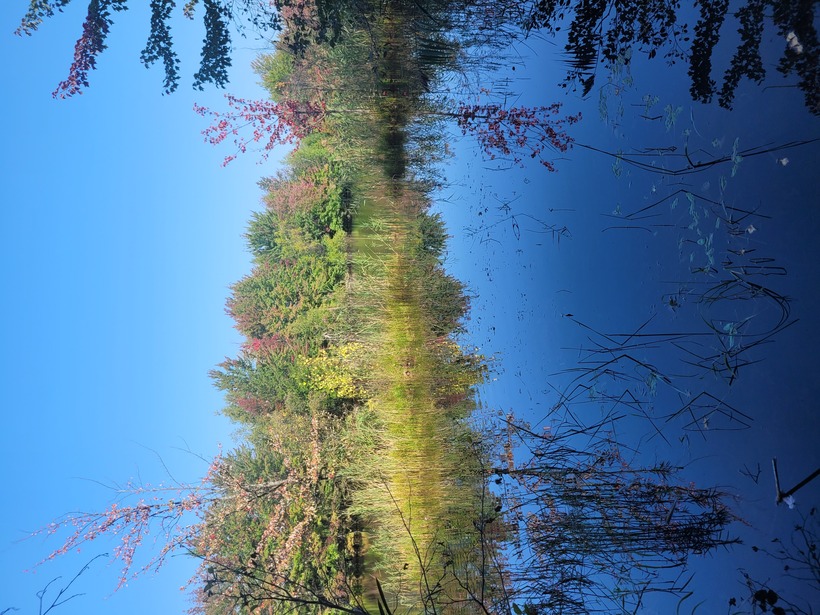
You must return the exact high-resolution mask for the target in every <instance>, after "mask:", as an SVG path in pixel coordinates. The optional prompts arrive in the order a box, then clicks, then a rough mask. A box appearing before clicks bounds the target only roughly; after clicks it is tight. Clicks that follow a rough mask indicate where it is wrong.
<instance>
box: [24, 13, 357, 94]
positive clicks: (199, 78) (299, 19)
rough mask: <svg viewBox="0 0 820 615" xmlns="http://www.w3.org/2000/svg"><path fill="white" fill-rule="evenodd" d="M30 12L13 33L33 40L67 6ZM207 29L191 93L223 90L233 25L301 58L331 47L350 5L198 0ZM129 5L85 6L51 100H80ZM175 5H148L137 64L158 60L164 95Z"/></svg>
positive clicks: (173, 68) (175, 81)
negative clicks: (118, 15)
mask: <svg viewBox="0 0 820 615" xmlns="http://www.w3.org/2000/svg"><path fill="white" fill-rule="evenodd" d="M29 1H30V3H29V8H28V10H27V11H26V13H25V15H24V16H23V18H22V20H21V22H20V25H19V26H18V28H17V30H16V31H15V33H16V34H17V35H20V36H21V35H23V34H25V35H31V34H33V33H34V32H35V31H36V30H37V29H38V28H39V27H40V24H42V23H43V21H44V20H45V19H47V18H50V17H53V16H54V14H55V12H62V10H63V7H65V6H66V5H67V4H68V3H69V2H70V1H71V0H29ZM201 3H202V4H203V5H204V10H203V13H202V21H203V25H204V28H205V38H204V40H203V46H202V52H201V56H200V65H199V70H198V71H197V72H196V73H195V75H194V81H193V87H194V88H198V89H202V88H203V86H204V85H205V84H206V83H211V84H213V85H215V86H217V87H225V85H226V84H227V83H228V80H229V74H228V69H229V68H230V66H231V56H230V54H231V35H230V29H229V27H228V26H229V24H232V25H233V26H234V27H235V28H236V29H237V31H238V32H239V33H240V34H241V35H243V36H244V35H245V33H246V31H247V30H251V31H253V32H254V33H255V34H256V35H259V36H267V35H268V34H269V33H271V32H282V31H283V30H284V34H283V36H282V39H283V41H284V44H285V46H286V47H287V48H288V49H289V50H290V51H291V52H293V53H297V54H299V53H303V52H304V50H305V49H306V48H308V47H309V46H311V45H312V44H314V43H320V42H324V43H334V42H335V41H337V40H338V38H339V37H340V35H341V32H342V24H343V23H344V21H345V20H346V19H348V16H349V15H350V14H352V8H353V7H352V5H349V4H348V3H347V2H344V1H336V0H201ZM127 4H128V0H89V4H88V10H87V13H86V17H85V20H84V23H83V31H82V34H81V36H80V37H79V39H78V40H77V43H76V45H75V48H74V61H73V62H72V64H71V67H70V68H69V73H68V77H67V78H66V79H65V80H63V81H62V82H60V84H59V85H58V86H57V89H56V90H55V91H54V93H53V95H54V96H55V97H57V98H68V97H71V96H74V95H75V94H81V93H82V91H83V90H84V89H85V88H86V87H88V85H89V81H88V79H89V72H90V71H92V70H94V69H95V68H96V66H97V58H98V56H99V55H100V54H101V53H102V52H103V51H104V50H105V49H106V44H105V40H106V38H107V36H108V33H109V30H110V28H111V26H112V25H113V22H114V19H113V17H112V12H120V11H124V10H126V9H127V8H128V6H127ZM198 4H200V0H188V1H187V2H186V3H185V5H184V6H183V8H182V13H183V16H184V17H186V18H187V19H193V18H194V13H195V11H196V8H197V5H198ZM175 6H176V2H175V0H151V25H150V33H149V35H148V40H147V41H146V45H145V48H144V49H143V50H142V53H141V54H140V60H141V62H142V63H143V64H144V65H145V66H146V67H149V66H151V65H152V64H154V63H155V62H157V61H158V60H162V63H163V68H164V72H165V77H164V81H163V90H164V92H165V93H166V94H170V93H171V92H174V91H175V90H176V89H177V87H178V86H179V59H178V57H177V53H176V51H175V50H174V43H173V37H172V35H171V25H170V23H171V17H172V13H173V10H174V8H175Z"/></svg>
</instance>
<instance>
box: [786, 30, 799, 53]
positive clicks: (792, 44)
mask: <svg viewBox="0 0 820 615" xmlns="http://www.w3.org/2000/svg"><path fill="white" fill-rule="evenodd" d="M786 43H788V45H789V49H791V50H792V51H793V52H794V53H796V54H797V55H800V54H801V53H803V45H802V44H801V43H800V40H799V39H798V38H797V35H796V34H795V33H794V32H789V33H788V34H787V35H786Z"/></svg>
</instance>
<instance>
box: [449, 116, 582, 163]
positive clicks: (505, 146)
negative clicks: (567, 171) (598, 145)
mask: <svg viewBox="0 0 820 615" xmlns="http://www.w3.org/2000/svg"><path fill="white" fill-rule="evenodd" d="M560 109H561V104H560V103H554V104H552V105H549V106H547V107H511V108H509V109H505V108H503V107H502V106H500V105H496V104H486V105H465V104H462V105H459V107H458V110H457V111H456V113H455V116H456V120H457V121H458V126H459V128H461V131H462V134H467V133H470V134H472V135H474V136H475V137H476V138H477V139H478V142H479V143H480V144H481V147H482V149H483V150H484V153H485V154H486V155H487V156H488V157H489V158H490V159H491V160H494V159H495V158H496V156H497V154H501V155H503V156H506V157H511V158H512V161H513V162H514V163H515V164H517V165H519V166H523V158H524V156H525V155H526V156H528V157H530V158H539V162H540V163H541V164H542V165H544V166H545V167H546V168H547V169H548V170H550V171H555V166H554V165H553V164H552V162H550V161H549V160H544V158H543V157H542V153H543V152H544V150H545V149H547V148H549V149H553V150H555V151H558V152H566V151H567V150H568V149H569V148H570V147H571V145H572V142H573V139H572V137H570V136H569V135H568V134H567V132H566V131H565V130H564V128H565V127H566V126H572V125H573V124H575V123H577V122H578V121H579V120H580V119H581V114H580V113H578V114H577V115H568V116H566V117H564V118H559V117H556V116H557V115H558V112H559V110H560Z"/></svg>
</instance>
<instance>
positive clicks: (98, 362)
mask: <svg viewBox="0 0 820 615" xmlns="http://www.w3.org/2000/svg"><path fill="white" fill-rule="evenodd" d="M131 4H132V5H133V7H132V8H131V9H130V10H129V11H127V12H125V13H121V14H117V15H116V17H117V22H116V23H115V25H114V26H113V27H112V30H111V35H110V37H109V44H110V48H109V49H108V50H107V51H106V52H105V53H104V54H103V55H102V56H101V58H100V60H99V69H98V70H97V71H96V72H95V73H93V74H92V77H91V82H92V87H91V88H90V89H89V90H88V91H87V92H86V94H84V95H83V96H79V97H76V98H74V99H71V100H67V101H57V100H53V99H52V98H51V95H50V93H51V92H52V90H53V89H54V87H55V86H56V84H57V83H58V81H60V80H61V79H62V78H63V77H64V76H65V74H66V71H67V69H68V66H69V64H70V61H71V58H72V56H73V48H74V41H75V39H76V37H77V36H78V35H79V33H80V31H81V26H82V19H83V11H84V9H85V6H86V5H87V3H82V2H75V3H72V5H70V6H69V7H68V8H67V10H66V12H65V13H64V14H58V15H56V16H55V17H54V18H53V19H52V20H49V21H47V22H46V23H44V24H43V26H42V28H41V30H40V31H39V32H37V33H36V35H35V36H33V37H32V38H23V39H21V38H18V37H15V36H14V35H13V34H12V32H13V30H14V29H15V28H16V26H17V24H18V22H19V19H20V17H21V16H22V14H23V13H24V11H25V9H26V7H27V5H28V2H26V1H23V0H21V1H13V2H4V3H2V7H0V46H1V47H2V52H1V53H2V56H3V57H4V58H5V61H4V69H5V73H6V74H5V76H4V83H5V85H4V88H3V89H4V96H3V99H2V103H0V104H2V111H3V113H2V115H3V117H4V118H5V121H4V124H5V125H4V131H3V132H4V134H3V145H2V178H3V181H2V183H0V195H2V196H0V203H2V213H1V214H0V215H2V223H1V224H0V232H2V241H0V250H1V251H2V256H0V267H2V280H3V297H4V300H3V302H2V319H0V323H2V324H1V325H0V326H1V329H0V331H1V332H0V339H2V349H3V352H2V369H0V374H2V375H0V379H1V380H2V385H0V390H1V391H2V407H3V409H4V415H5V420H4V426H3V429H2V430H0V450H2V461H3V463H2V469H0V482H2V484H3V491H4V496H3V498H2V499H3V502H4V505H3V506H2V507H0V514H1V515H2V520H0V528H2V531H0V578H2V579H3V580H2V582H0V610H2V609H3V608H6V607H9V606H16V607H19V608H20V609H21V612H22V613H36V612H37V604H36V598H35V592H36V591H37V590H38V589H40V588H41V587H42V586H43V585H44V584H45V583H46V582H47V581H48V580H50V579H51V578H53V577H54V576H57V575H64V578H70V577H71V576H72V575H73V574H74V573H75V572H76V571H77V570H78V569H79V568H80V567H81V566H82V564H83V563H85V561H86V560H87V559H88V558H90V557H91V556H93V555H95V554H96V553H99V552H103V551H106V550H109V549H110V547H109V546H105V545H100V546H99V547H89V548H88V549H85V550H84V552H83V553H81V554H78V555H76V556H74V557H71V558H70V559H69V560H67V561H65V562H61V563H57V564H49V565H46V566H43V567H42V568H41V569H40V570H39V571H38V572H37V574H36V575H32V574H22V573H21V571H22V570H23V569H26V568H30V567H31V566H32V564H34V563H35V562H37V561H38V560H39V559H41V558H42V557H43V556H44V555H46V554H47V553H48V552H49V551H50V550H51V549H53V548H56V547H57V546H58V545H57V544H56V543H54V542H47V543H44V542H43V541H42V540H40V539H34V540H28V541H24V542H18V540H19V539H20V538H23V537H25V536H26V532H27V531H30V530H33V529H37V528H38V527H41V526H43V525H45V524H46V523H47V522H48V521H49V520H51V519H53V518H55V517H56V516H58V515H60V514H62V513H64V512H67V511H73V510H87V509H90V508H93V507H99V506H101V505H104V504H106V503H107V502H108V501H109V499H110V495H111V494H110V493H108V492H107V491H106V490H105V489H103V488H102V487H100V486H99V485H97V484H95V483H93V482H89V481H90V480H92V479H93V480H97V481H102V482H109V481H118V482H124V481H126V480H127V479H129V478H131V477H134V478H137V475H138V474H139V475H140V476H141V477H142V479H143V480H145V481H146V482H154V483H156V482H160V481H162V480H164V479H165V477H164V475H163V471H162V469H161V467H160V465H159V463H158V461H157V456H156V455H155V453H154V451H155V452H156V453H157V454H159V455H161V456H162V458H163V459H164V460H165V461H166V463H167V464H168V466H169V467H170V468H171V469H172V470H173V471H174V472H175V474H178V475H179V476H180V477H182V478H184V479H195V478H197V477H199V476H201V475H202V473H203V472H204V471H205V465H204V464H203V463H202V462H200V461H199V460H198V459H196V458H195V457H194V456H192V455H188V454H185V453H181V452H179V451H178V450H177V449H178V448H186V447H190V449H191V450H192V451H193V452H195V453H198V454H201V455H204V456H206V457H209V456H213V455H214V454H215V453H216V451H217V445H218V443H220V442H222V443H225V444H226V445H227V446H229V445H230V441H231V434H232V429H233V428H232V427H231V426H230V425H229V424H227V422H226V421H225V420H224V419H223V418H221V417H219V416H217V415H216V412H217V410H218V409H219V408H220V403H221V402H220V396H219V395H218V394H217V391H216V390H214V389H213V387H212V386H211V384H210V381H209V379H208V377H207V372H208V370H209V369H211V368H212V367H213V366H214V365H215V364H216V363H218V362H220V361H221V360H223V358H224V357H225V356H231V355H234V354H235V353H236V351H237V348H238V344H239V341H240V340H239V336H238V334H237V333H236V332H235V331H234V330H233V328H232V322H231V320H230V319H229V318H228V317H227V316H226V315H225V313H224V301H225V298H226V296H227V294H228V287H229V285H230V284H231V283H233V282H235V281H236V280H238V279H239V278H240V277H241V276H242V275H244V274H246V273H247V272H248V270H249V259H248V257H247V254H246V251H245V249H244V243H243V240H242V237H241V235H242V233H243V232H244V228H245V224H246V222H247V220H248V218H249V216H250V212H251V211H252V210H253V209H258V208H259V207H260V204H259V197H260V194H261V193H260V191H259V189H258V188H257V186H256V181H257V180H258V179H259V178H260V177H262V176H263V175H265V174H270V173H273V172H274V169H273V163H272V162H269V163H267V164H266V165H265V166H264V167H262V166H259V165H257V164H256V160H255V159H254V158H252V157H246V158H245V159H243V160H237V161H236V162H234V164H232V165H230V166H229V167H228V168H224V169H223V168H221V166H220V163H221V160H222V158H223V157H224V156H225V155H226V154H227V153H230V152H228V151H226V150H224V149H217V148H213V147H211V146H210V145H207V144H205V143H204V142H203V139H202V137H201V135H200V131H201V130H202V129H203V128H204V127H205V120H204V119H203V118H201V117H199V116H197V115H195V114H194V113H193V111H192V106H193V104H194V102H197V103H199V104H203V105H206V106H211V107H217V108H222V107H223V106H224V103H223V92H222V91H220V90H214V89H211V90H208V91H206V92H204V93H201V92H194V91H193V90H192V89H191V88H190V83H191V81H192V74H193V73H194V72H195V70H196V65H195V62H196V61H197V60H198V56H199V50H200V47H201V42H200V41H201V38H202V32H201V21H200V20H198V21H196V22H187V21H182V20H180V21H179V22H177V23H176V25H177V30H176V32H177V34H176V42H177V45H178V46H179V50H180V56H181V58H182V62H183V66H182V84H181V85H180V89H179V91H178V92H177V93H176V94H175V95H172V96H162V95H161V83H162V72H161V68H160V67H157V69H155V70H150V71H149V70H146V69H145V68H143V67H142V65H141V64H140V63H139V52H140V50H141V49H142V47H143V46H144V43H145V37H146V35H147V33H148V24H149V15H148V14H147V6H148V3H145V2H132V3H131ZM235 46H236V48H237V49H236V53H235V54H234V57H235V70H234V71H233V82H232V84H231V88H230V91H231V92H233V93H236V94H239V95H243V96H248V97H259V96H262V90H261V89H260V88H259V87H257V86H256V77H255V75H253V74H252V72H251V70H250V68H249V64H250V61H251V59H252V58H253V57H254V56H255V55H256V50H255V49H252V48H251V47H255V48H258V47H260V46H261V44H260V43H259V42H257V41H252V40H247V41H243V40H241V39H237V40H236V41H235ZM175 565H178V564H177V563H176V562H175ZM117 570H118V566H117V565H112V566H108V565H107V564H105V563H102V562H101V561H98V562H97V563H96V564H95V565H94V568H93V569H92V570H91V571H90V572H89V573H87V574H86V575H85V576H84V577H83V578H82V579H80V581H79V582H78V584H77V585H76V586H75V589H76V590H78V591H83V592H87V595H86V596H84V597H81V598H77V599H76V600H74V601H73V602H71V603H69V604H67V605H65V606H64V607H61V608H60V609H59V610H58V611H57V612H59V613H60V614H61V615H71V614H72V613H86V614H87V613H90V612H91V613H101V614H102V613H116V614H118V615H123V614H126V613H147V612H153V613H157V612H163V613H164V612H167V613H179V612H183V611H184V595H183V594H182V593H181V592H180V591H179V586H180V585H181V584H182V583H183V582H185V581H186V580H187V578H188V576H190V573H191V570H192V562H190V561H186V562H185V564H184V565H179V569H178V570H168V571H167V574H163V575H160V576H159V577H155V578H153V577H152V578H145V579H142V580H140V581H139V582H138V583H136V584H132V586H131V587H130V588H128V589H127V590H122V591H120V592H118V593H116V594H114V595H112V596H110V597H109V595H110V594H111V593H112V591H113V589H114V587H115V578H116V574H117Z"/></svg>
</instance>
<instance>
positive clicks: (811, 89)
mask: <svg viewBox="0 0 820 615" xmlns="http://www.w3.org/2000/svg"><path fill="white" fill-rule="evenodd" d="M815 6H816V3H815V2H813V1H806V2H790V1H784V0H746V3H745V4H743V5H742V6H740V8H738V9H737V10H736V12H735V13H734V16H735V17H737V20H738V28H737V31H738V33H739V34H740V44H739V45H738V47H737V48H736V50H735V52H734V54H733V55H732V58H731V60H730V65H729V67H728V68H727V69H726V70H725V73H724V76H723V84H722V85H721V86H720V89H719V97H718V102H719V104H720V105H721V106H722V107H725V108H731V106H732V101H733V100H734V95H735V91H736V89H737V87H738V84H739V83H740V80H741V79H742V78H744V77H746V78H748V79H750V80H751V81H753V82H755V83H761V82H762V80H763V78H764V77H765V75H766V72H765V69H764V63H763V59H762V57H761V51H760V47H761V41H762V34H763V30H764V27H765V24H766V20H767V19H771V20H772V21H773V23H774V25H775V27H776V28H777V31H778V34H779V35H780V36H781V37H782V39H783V41H784V45H783V55H782V56H781V59H780V63H779V65H778V70H779V71H780V72H781V73H783V74H784V75H789V74H792V73H795V74H796V75H797V77H798V78H799V82H798V87H799V88H800V89H801V90H803V92H804V94H805V104H806V107H807V108H808V109H809V111H811V112H812V113H814V114H817V113H820V76H819V73H818V71H819V70H820V68H818V66H820V61H819V59H820V46H818V39H817V31H816V28H815V26H814V23H815V22H814V11H815ZM697 7H698V10H699V18H698V20H697V21H696V22H695V23H694V24H690V23H687V22H686V21H684V20H683V18H682V17H681V15H680V14H679V13H680V10H681V9H680V4H679V3H677V2H675V1H674V0H657V1H654V2H644V1H642V0H625V1H618V2H615V1H613V0H596V1H594V2H580V1H575V0H535V1H534V2H532V3H530V6H529V11H530V13H529V16H528V17H527V18H526V20H525V22H524V27H525V29H526V30H528V31H530V32H533V31H543V32H546V33H548V34H552V35H556V34H557V33H558V31H559V30H560V29H561V28H562V27H564V28H565V30H566V31H567V32H568V34H567V43H566V46H565V50H566V53H567V55H568V56H569V57H568V60H567V64H568V65H569V68H568V70H567V78H566V80H565V81H564V83H563V86H564V87H568V86H573V85H575V84H580V85H581V87H582V93H583V95H584V96H586V95H587V94H588V93H589V92H590V90H591V89H592V87H593V86H594V84H595V81H596V78H597V76H598V75H597V72H598V67H599V65H603V66H604V67H605V68H606V69H608V70H610V71H612V70H614V69H615V68H616V67H617V66H618V65H619V64H622V65H628V64H629V63H630V62H631V61H632V58H633V56H634V53H633V51H638V52H641V53H644V54H646V55H647V57H648V58H649V59H653V58H655V57H656V56H660V57H663V58H664V60H666V62H667V63H668V64H670V65H671V64H675V63H676V62H679V61H684V62H687V63H688V65H689V69H688V72H689V78H690V80H691V87H690V93H691V96H692V100H695V101H700V102H704V103H707V102H710V101H711V99H712V97H713V95H714V94H715V92H716V90H717V84H716V82H715V79H714V78H713V75H712V73H713V61H714V50H715V48H716V47H717V44H718V41H719V39H720V32H721V26H723V24H724V22H725V20H726V17H727V16H729V15H730V13H729V2H728V0H702V1H700V2H698V3H697ZM767 9H769V10H767ZM565 17H566V19H565ZM567 21H568V22H569V26H568V27H566V26H565V23H566V22H567Z"/></svg>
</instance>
